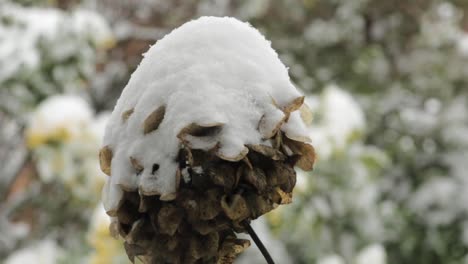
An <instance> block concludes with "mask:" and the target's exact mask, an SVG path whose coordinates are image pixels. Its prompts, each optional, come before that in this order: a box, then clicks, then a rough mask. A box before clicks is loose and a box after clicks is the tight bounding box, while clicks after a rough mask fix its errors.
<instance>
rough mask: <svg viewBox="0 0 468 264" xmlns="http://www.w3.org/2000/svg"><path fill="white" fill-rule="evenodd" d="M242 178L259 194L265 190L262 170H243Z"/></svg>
mask: <svg viewBox="0 0 468 264" xmlns="http://www.w3.org/2000/svg"><path fill="white" fill-rule="evenodd" d="M243 176H244V177H243V179H244V180H245V181H246V182H248V183H250V184H251V185H252V186H254V187H255V188H256V189H257V191H258V192H259V193H260V192H263V191H264V190H265V188H266V186H267V177H266V175H265V172H264V171H263V170H262V169H260V168H258V167H255V168H253V169H249V168H245V169H244V173H243Z"/></svg>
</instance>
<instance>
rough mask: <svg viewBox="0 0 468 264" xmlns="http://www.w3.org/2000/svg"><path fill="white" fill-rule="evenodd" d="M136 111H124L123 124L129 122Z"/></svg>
mask: <svg viewBox="0 0 468 264" xmlns="http://www.w3.org/2000/svg"><path fill="white" fill-rule="evenodd" d="M133 112H134V109H133V108H132V109H128V110H127V111H124V112H123V113H122V122H125V121H127V120H128V118H129V117H130V116H131V115H132V114H133Z"/></svg>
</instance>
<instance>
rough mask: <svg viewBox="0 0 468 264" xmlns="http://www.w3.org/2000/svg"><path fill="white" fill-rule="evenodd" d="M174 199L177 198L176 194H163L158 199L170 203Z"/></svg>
mask: <svg viewBox="0 0 468 264" xmlns="http://www.w3.org/2000/svg"><path fill="white" fill-rule="evenodd" d="M175 198H177V193H165V194H161V197H160V198H159V199H160V200H161V201H172V200H174V199H175Z"/></svg>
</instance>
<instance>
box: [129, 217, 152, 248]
mask: <svg viewBox="0 0 468 264" xmlns="http://www.w3.org/2000/svg"><path fill="white" fill-rule="evenodd" d="M144 222H145V221H144V219H139V220H138V221H136V222H135V223H133V225H132V228H131V229H130V232H129V233H128V234H127V236H126V237H125V241H126V242H128V243H130V244H135V243H136V242H140V241H142V240H143V239H144V236H145V235H147V234H146V233H147V232H146V230H145V228H144V225H145V223H144Z"/></svg>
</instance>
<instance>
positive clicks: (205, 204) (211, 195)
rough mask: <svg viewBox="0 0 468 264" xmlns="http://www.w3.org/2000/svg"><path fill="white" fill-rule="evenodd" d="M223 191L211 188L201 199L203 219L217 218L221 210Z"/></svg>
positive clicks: (200, 206)
mask: <svg viewBox="0 0 468 264" xmlns="http://www.w3.org/2000/svg"><path fill="white" fill-rule="evenodd" d="M220 200H221V191H220V190H218V189H210V190H208V191H206V192H205V193H204V195H203V197H202V198H201V199H200V200H199V210H200V219H201V220H210V219H213V218H215V217H216V216H217V215H218V214H219V212H220V211H221V204H220Z"/></svg>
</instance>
